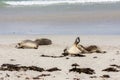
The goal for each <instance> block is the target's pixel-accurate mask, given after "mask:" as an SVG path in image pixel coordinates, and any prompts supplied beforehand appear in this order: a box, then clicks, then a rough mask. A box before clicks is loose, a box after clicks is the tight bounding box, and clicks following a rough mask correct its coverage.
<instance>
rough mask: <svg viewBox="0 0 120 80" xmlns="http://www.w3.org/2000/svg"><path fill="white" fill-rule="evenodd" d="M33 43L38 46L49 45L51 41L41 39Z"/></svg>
mask: <svg viewBox="0 0 120 80" xmlns="http://www.w3.org/2000/svg"><path fill="white" fill-rule="evenodd" d="M35 42H36V43H37V44H38V45H51V44H52V41H51V40H50V39H46V38H42V39H36V40H35Z"/></svg>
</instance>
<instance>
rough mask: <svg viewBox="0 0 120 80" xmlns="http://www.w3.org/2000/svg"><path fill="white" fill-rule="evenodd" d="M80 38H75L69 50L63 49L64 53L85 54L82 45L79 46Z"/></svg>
mask: <svg viewBox="0 0 120 80" xmlns="http://www.w3.org/2000/svg"><path fill="white" fill-rule="evenodd" d="M79 42H80V38H79V37H77V38H76V40H75V42H74V44H73V45H72V46H71V47H70V48H65V49H64V53H69V54H79V53H85V52H86V53H87V51H86V50H85V48H84V47H83V46H82V45H79Z"/></svg>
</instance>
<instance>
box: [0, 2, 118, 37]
mask: <svg viewBox="0 0 120 80" xmlns="http://www.w3.org/2000/svg"><path fill="white" fill-rule="evenodd" d="M0 34H58V35H61V34H62V35H66V34H67V35H76V34H77V35H78V34H79V35H84V34H85V35H120V0H1V1H0Z"/></svg>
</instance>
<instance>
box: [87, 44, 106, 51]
mask: <svg viewBox="0 0 120 80" xmlns="http://www.w3.org/2000/svg"><path fill="white" fill-rule="evenodd" d="M85 49H86V50H87V51H88V52H89V53H106V51H101V49H100V48H99V47H98V46H96V45H90V46H88V47H86V48H85Z"/></svg>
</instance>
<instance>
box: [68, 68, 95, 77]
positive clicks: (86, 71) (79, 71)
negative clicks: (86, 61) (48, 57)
mask: <svg viewBox="0 0 120 80" xmlns="http://www.w3.org/2000/svg"><path fill="white" fill-rule="evenodd" d="M69 72H78V73H79V74H80V73H85V74H90V75H92V74H95V72H94V70H93V69H90V68H72V69H70V70H69Z"/></svg>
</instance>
